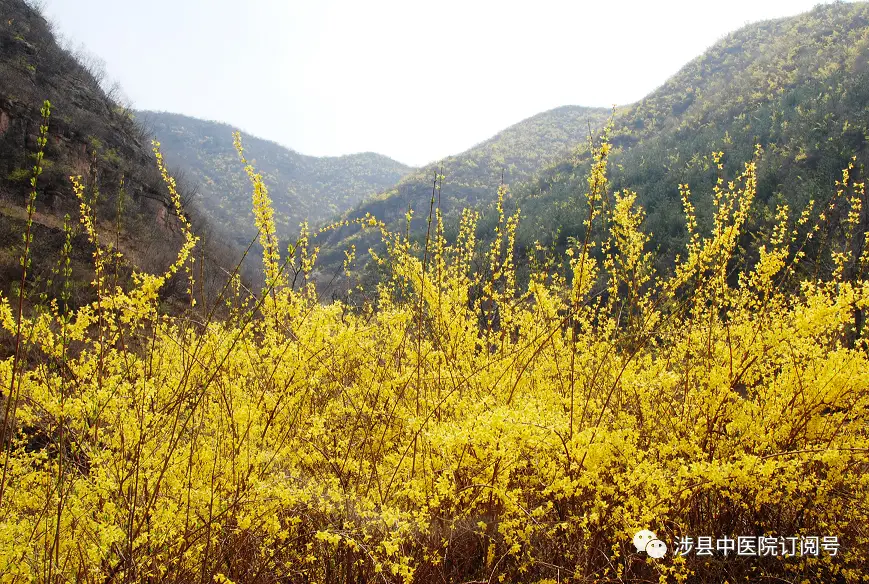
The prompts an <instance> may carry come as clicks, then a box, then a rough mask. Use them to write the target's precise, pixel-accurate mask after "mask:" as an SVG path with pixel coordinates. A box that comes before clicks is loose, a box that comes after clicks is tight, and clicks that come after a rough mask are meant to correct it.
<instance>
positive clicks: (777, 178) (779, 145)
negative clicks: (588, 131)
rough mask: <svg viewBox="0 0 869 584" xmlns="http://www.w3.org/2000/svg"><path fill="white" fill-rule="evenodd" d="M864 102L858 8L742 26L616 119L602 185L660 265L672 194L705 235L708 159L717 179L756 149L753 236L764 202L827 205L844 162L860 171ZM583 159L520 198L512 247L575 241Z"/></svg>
mask: <svg viewBox="0 0 869 584" xmlns="http://www.w3.org/2000/svg"><path fill="white" fill-rule="evenodd" d="M867 104H869V4H867V3H854V4H842V3H836V4H831V5H825V6H819V7H817V8H815V9H814V10H812V11H810V12H807V13H805V14H802V15H799V16H796V17H791V18H784V19H778V20H772V21H766V22H760V23H756V24H752V25H749V26H746V27H744V28H742V29H740V30H739V31H736V32H734V33H732V34H730V35H728V36H727V37H725V38H724V39H722V40H721V41H719V42H718V43H716V44H715V45H714V46H713V47H712V48H710V49H709V50H708V51H706V52H705V53H704V54H703V55H701V56H700V57H698V58H696V59H694V60H693V61H691V62H690V63H688V64H687V65H686V66H685V67H684V68H683V69H682V70H681V71H680V72H679V73H678V74H676V75H675V76H674V77H672V78H671V79H669V80H668V81H667V82H666V83H665V84H664V85H663V86H661V87H660V88H658V89H657V90H655V91H654V92H652V93H651V94H649V95H648V96H647V97H646V98H644V99H643V100H641V101H640V102H638V103H636V104H633V105H631V106H628V107H625V108H621V109H619V110H618V111H617V113H616V116H615V120H614V122H615V123H614V131H613V133H612V135H611V136H610V140H611V144H612V145H613V146H614V151H613V154H612V156H611V158H610V162H611V164H610V171H611V179H612V182H613V187H614V188H615V189H621V188H631V189H634V190H636V191H638V193H639V202H640V204H641V205H643V206H644V207H645V209H646V210H647V212H648V220H647V228H648V229H649V230H650V231H652V232H653V233H654V236H655V237H654V239H653V243H654V244H655V245H656V246H659V253H660V256H661V258H662V260H663V261H668V260H669V259H671V258H672V257H673V255H674V254H675V253H677V252H678V250H679V249H680V248H681V246H682V245H683V244H684V235H685V234H684V229H683V215H682V205H681V200H680V198H679V190H678V185H679V184H681V183H690V185H691V186H692V190H693V191H694V192H695V193H696V195H695V201H694V202H695V204H696V205H697V207H698V214H699V215H700V220H701V225H702V224H704V223H705V224H707V225H708V222H709V218H710V215H711V212H712V208H711V202H710V199H711V197H710V194H709V193H711V190H712V189H711V187H712V184H713V181H715V180H717V174H716V170H715V166H714V165H713V164H712V163H711V160H710V156H709V155H710V153H711V152H713V151H716V152H718V151H720V152H723V153H724V159H723V162H724V163H725V167H726V168H727V169H728V170H729V171H730V174H728V176H727V177H728V178H729V177H731V176H732V174H733V173H735V172H738V171H739V170H741V169H742V164H743V163H744V162H746V161H749V160H751V159H752V157H753V155H754V150H755V144H760V145H761V146H762V147H763V149H764V154H763V155H762V158H761V160H760V163H759V184H758V199H759V201H758V203H759V208H758V210H757V212H756V215H757V216H756V217H754V218H753V220H754V224H755V226H759V225H760V224H761V223H762V219H761V218H762V217H763V216H765V215H768V214H769V213H770V208H772V207H774V206H775V204H776V203H782V202H787V203H788V204H789V205H790V207H791V209H792V210H794V209H795V210H800V209H802V207H803V206H804V205H805V204H806V203H807V202H808V201H809V200H811V199H818V200H819V199H820V197H822V196H826V195H828V194H829V192H830V189H832V188H833V183H834V181H835V180H836V179H837V178H840V177H841V170H842V168H844V167H845V166H846V165H847V164H848V161H849V160H850V158H851V157H852V156H856V157H857V162H858V164H865V163H866V162H867V149H866V143H867V136H869V107H867ZM589 158H590V155H589V152H588V150H587V149H585V150H584V151H582V152H580V153H578V155H577V156H576V157H575V158H573V159H565V160H563V161H561V163H559V164H557V165H554V166H552V167H550V168H549V169H547V170H546V171H545V172H543V173H541V176H540V177H539V180H538V181H536V182H535V183H534V184H533V185H530V186H528V187H526V188H523V189H520V192H519V197H518V204H519V205H520V206H521V208H522V210H523V221H524V223H523V225H522V226H521V228H520V234H519V239H520V242H521V243H523V244H524V245H529V244H530V243H531V242H533V241H534V240H537V239H540V240H549V241H552V240H553V239H556V238H557V239H558V241H560V242H564V241H565V239H566V238H567V237H568V236H571V235H574V236H575V235H578V234H579V233H580V232H581V227H580V226H581V225H582V220H583V218H584V215H583V203H582V201H581V200H580V199H581V198H582V197H581V196H580V195H581V193H583V192H585V191H584V189H585V188H586V187H585V176H586V173H587V171H588V168H589ZM559 230H560V231H559ZM556 232H558V236H557V237H556Z"/></svg>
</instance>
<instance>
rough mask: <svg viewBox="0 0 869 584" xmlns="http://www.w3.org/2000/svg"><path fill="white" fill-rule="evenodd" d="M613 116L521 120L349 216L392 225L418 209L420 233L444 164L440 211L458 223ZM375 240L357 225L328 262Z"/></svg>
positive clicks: (563, 114)
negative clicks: (463, 213)
mask: <svg viewBox="0 0 869 584" xmlns="http://www.w3.org/2000/svg"><path fill="white" fill-rule="evenodd" d="M610 114H611V112H610V110H608V109H606V108H586V107H579V106H563V107H559V108H556V109H553V110H549V111H546V112H543V113H540V114H537V115H535V116H532V117H530V118H528V119H526V120H523V121H521V122H519V123H518V124H515V125H513V126H510V127H509V128H507V129H505V130H503V131H502V132H499V133H498V134H496V135H495V136H493V137H491V138H489V139H488V140H486V141H485V142H481V143H480V144H477V145H476V146H474V147H473V148H470V149H469V150H466V151H465V152H462V153H461V154H457V155H455V156H450V157H448V158H446V159H445V160H443V161H442V162H439V163H434V164H430V165H428V166H426V167H425V168H422V169H420V170H418V171H417V172H414V173H413V174H411V175H409V176H407V177H405V178H404V179H403V180H402V181H401V182H399V183H398V184H397V185H395V186H394V187H393V188H391V189H389V190H387V191H385V192H382V193H380V194H379V195H377V196H376V197H373V198H372V199H370V200H367V201H365V202H364V203H362V204H361V205H359V206H357V207H356V208H355V209H353V210H352V211H351V212H350V213H348V214H347V215H346V217H347V218H350V219H352V218H358V217H363V216H364V215H365V214H367V213H370V214H372V215H374V216H375V217H377V218H378V219H380V220H382V221H385V222H387V223H388V224H390V225H392V226H393V227H396V226H398V225H399V224H400V223H402V222H403V221H404V217H405V214H406V213H407V210H408V208H412V209H413V210H414V211H415V218H414V224H413V229H415V230H419V229H422V228H423V226H424V225H425V221H426V214H427V210H428V207H429V202H430V201H431V194H432V179H433V176H434V173H435V171H436V170H438V169H439V168H441V165H442V166H443V171H444V175H445V178H444V181H443V188H442V192H441V211H442V212H443V213H444V215H445V217H447V218H448V219H455V217H456V216H457V213H459V212H461V210H462V209H463V208H464V207H473V206H480V205H485V204H487V203H489V202H491V201H492V200H494V198H495V197H496V196H497V190H498V185H499V184H500V182H501V179H502V176H503V180H504V181H505V182H506V183H511V184H512V183H517V182H521V181H525V180H528V179H530V178H531V177H532V176H534V174H535V173H536V172H538V171H539V170H541V169H543V168H545V167H547V166H548V165H550V164H552V163H553V162H554V161H555V160H557V159H558V158H559V157H561V156H564V155H565V154H566V153H568V152H570V150H571V149H572V148H573V147H575V146H576V145H577V144H578V143H581V142H583V141H584V140H587V139H588V136H589V132H590V131H591V132H596V131H597V130H599V128H600V127H601V126H602V124H603V123H604V121H605V120H606V119H607V118H608V117H609V115H610ZM373 241H374V240H373V239H371V238H369V237H367V236H364V237H363V236H362V235H360V234H359V232H358V231H357V230H356V229H355V228H354V227H353V226H350V227H347V228H344V229H342V230H341V231H339V232H336V233H335V234H334V235H332V236H331V237H330V238H329V240H328V246H329V250H328V251H327V252H326V253H324V255H323V258H324V260H326V261H329V259H335V258H338V257H340V250H341V249H343V248H344V247H345V246H346V245H349V244H351V243H354V244H356V245H357V247H358V248H359V249H361V250H364V249H365V248H366V245H367V244H370V243H371V242H373Z"/></svg>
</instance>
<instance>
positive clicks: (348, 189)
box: [136, 111, 412, 244]
mask: <svg viewBox="0 0 869 584" xmlns="http://www.w3.org/2000/svg"><path fill="white" fill-rule="evenodd" d="M136 117H137V118H138V119H140V120H142V121H143V123H144V124H145V125H146V126H147V127H148V128H149V129H151V130H152V131H153V133H154V134H155V135H156V136H157V139H158V140H160V143H161V146H162V149H163V152H164V154H165V156H166V160H167V162H169V163H170V165H172V166H174V167H177V168H178V169H180V171H181V173H182V174H184V175H185V176H186V178H187V179H189V181H190V182H191V183H192V184H194V185H195V186H196V188H197V189H198V192H199V200H200V204H201V206H202V209H203V211H204V212H205V213H206V215H207V216H208V217H209V218H210V219H211V220H212V221H213V222H214V223H215V224H217V225H220V226H222V227H223V228H224V229H225V230H226V231H227V232H229V233H232V234H233V237H234V238H236V240H237V241H238V242H239V243H244V244H246V243H248V242H249V241H250V239H251V237H252V236H253V235H254V234H255V233H256V231H255V228H254V227H253V215H252V212H251V201H250V186H249V183H248V179H247V176H246V175H245V173H244V168H243V167H242V165H241V163H240V162H239V158H238V154H237V153H236V151H235V147H234V146H233V138H232V133H233V131H234V130H235V128H233V127H231V126H229V125H227V124H223V123H218V122H209V121H204V120H200V119H197V118H192V117H188V116H184V115H180V114H172V113H165V112H150V111H143V112H138V113H137V114H136ZM242 142H243V144H244V147H245V155H246V156H247V158H248V160H250V161H251V162H252V163H253V165H254V166H255V167H256V169H257V172H259V173H261V174H262V175H263V178H264V179H265V182H266V185H267V186H268V187H269V195H270V196H271V198H272V201H273V204H274V208H275V220H276V223H277V227H278V231H279V233H281V234H283V235H287V234H292V233H295V232H296V231H297V230H298V225H299V223H300V222H301V221H304V220H308V221H309V222H310V223H312V224H315V223H320V222H322V221H324V220H326V219H329V218H331V217H334V216H336V215H338V214H339V213H343V212H344V211H346V210H347V209H350V208H351V207H353V206H354V205H356V204H357V203H359V202H360V201H361V200H362V199H364V198H365V197H366V196H369V195H371V194H374V193H377V192H380V191H382V190H384V189H386V188H388V187H390V186H392V185H394V184H395V183H396V182H398V180H399V179H401V177H402V176H404V175H405V174H407V173H408V172H410V171H411V170H412V168H411V167H408V166H405V165H403V164H401V163H399V162H396V161H395V160H392V159H390V158H387V157H386V156H382V155H380V154H374V153H370V152H366V153H361V154H351V155H347V156H339V157H315V156H305V155H303V154H299V153H298V152H295V151H293V150H290V149H288V148H285V147H283V146H280V145H279V144H276V143H274V142H270V141H268V140H263V139H260V138H256V137H253V136H250V135H247V134H244V133H242Z"/></svg>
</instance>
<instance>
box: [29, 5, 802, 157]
mask: <svg viewBox="0 0 869 584" xmlns="http://www.w3.org/2000/svg"><path fill="white" fill-rule="evenodd" d="M45 1H46V12H47V15H48V16H49V18H50V19H52V20H53V21H54V22H55V24H56V25H57V27H58V29H59V32H61V33H62V34H63V35H64V36H66V37H68V38H69V39H71V40H72V41H73V42H74V43H75V44H78V43H83V44H84V45H85V46H86V47H87V49H88V50H89V51H90V52H92V53H94V54H96V55H98V56H99V57H102V58H103V59H104V60H105V62H106V69H107V71H108V74H109V75H110V76H111V77H112V78H113V79H115V80H117V81H119V82H120V84H121V86H122V87H123V89H124V92H125V93H126V95H127V96H128V97H129V98H130V99H131V100H132V102H133V104H134V106H135V107H136V108H139V109H155V110H166V111H172V112H179V113H184V114H188V115H191V116H196V117H199V118H205V119H211V120H219V121H223V122H227V123H230V124H232V125H234V126H238V127H240V128H242V129H243V130H245V131H247V132H250V133H252V134H254V135H257V136H261V137H263V138H268V139H271V140H274V141H276V142H279V143H281V144H284V145H285V146H289V147H291V148H293V149H295V150H297V151H299V152H302V153H304V154H312V155H317V156H322V155H338V154H348V153H352V152H361V151H374V152H379V153H382V154H386V155H388V156H391V157H393V158H395V159H397V160H399V161H401V162H405V163H407V164H414V165H422V164H424V163H427V162H430V161H433V160H436V159H439V158H442V157H444V156H447V155H449V154H455V153H458V152H460V151H463V150H465V149H467V148H469V147H471V146H473V145H474V144H476V143H477V142H480V141H482V140H485V139H486V138H488V137H489V136H491V135H493V134H495V133H496V132H498V131H499V130H501V129H503V128H505V127H507V126H509V125H511V124H514V123H516V122H518V121H520V120H522V119H524V118H526V117H528V116H531V115H534V114H535V113H538V112H541V111H544V110H547V109H550V108H553V107H557V106H560V105H567V104H575V105H588V106H605V107H610V106H612V105H613V104H626V103H630V102H633V101H636V100H638V99H640V98H641V97H643V96H644V95H645V94H646V93H648V92H649V91H651V90H653V89H655V88H656V87H658V86H659V85H661V84H662V83H663V82H664V81H665V80H666V79H667V78H668V77H669V76H671V75H673V74H674V73H676V72H677V71H678V70H679V68H680V67H681V66H682V65H683V64H685V63H686V62H688V61H689V60H690V59H692V58H694V57H695V56H697V55H699V54H700V53H701V52H702V51H703V50H704V49H706V48H707V47H709V46H710V45H712V44H713V43H714V42H715V41H716V40H717V39H719V38H721V37H722V36H724V35H725V34H726V33H728V32H730V31H732V30H735V29H737V28H739V27H741V26H743V25H744V24H746V23H748V22H754V21H757V20H763V19H767V18H776V17H780V16H789V15H793V14H797V13H800V12H804V11H806V10H809V9H811V8H812V6H814V5H815V4H818V2H817V1H816V0H728V1H726V2H707V1H705V0H677V1H671V2H668V1H664V0H660V1H649V0H645V1H644V0H637V1H628V0H622V1H619V0H608V1H607V0H604V1H600V0H599V1H596V2H584V1H576V0H574V1H564V0H562V1H558V2H555V1H550V0H526V1H521V2H514V1H512V0H501V1H491V2H490V1H474V0H439V1H437V2H432V1H428V0H426V1H420V0H394V1H393V0H376V1H358V0H357V1H353V0H341V1H339V0H314V1H298V0H291V1H280V0H147V1H138V0H45Z"/></svg>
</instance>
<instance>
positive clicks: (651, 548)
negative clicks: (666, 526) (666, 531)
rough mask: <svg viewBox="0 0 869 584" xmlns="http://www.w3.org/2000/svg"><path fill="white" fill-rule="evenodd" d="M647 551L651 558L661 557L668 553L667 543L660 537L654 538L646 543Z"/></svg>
mask: <svg viewBox="0 0 869 584" xmlns="http://www.w3.org/2000/svg"><path fill="white" fill-rule="evenodd" d="M646 553H647V554H649V557H650V558H655V559H661V558H663V557H664V556H665V555H667V544H665V543H664V542H663V541H661V540H660V539H653V540H652V541H650V542H649V543H647V544H646Z"/></svg>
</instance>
